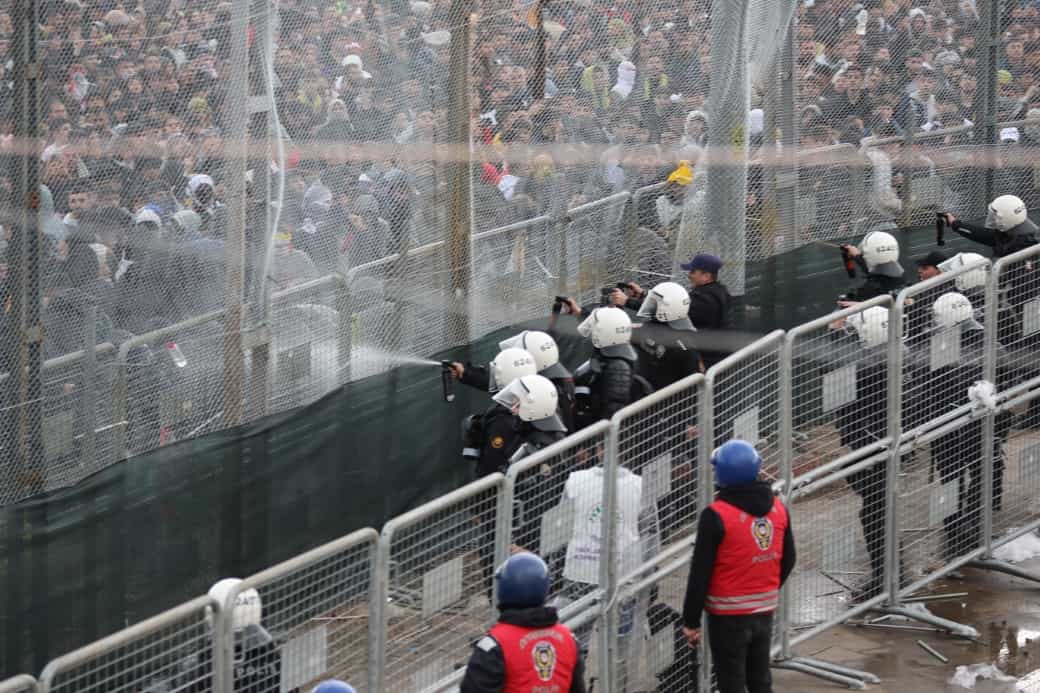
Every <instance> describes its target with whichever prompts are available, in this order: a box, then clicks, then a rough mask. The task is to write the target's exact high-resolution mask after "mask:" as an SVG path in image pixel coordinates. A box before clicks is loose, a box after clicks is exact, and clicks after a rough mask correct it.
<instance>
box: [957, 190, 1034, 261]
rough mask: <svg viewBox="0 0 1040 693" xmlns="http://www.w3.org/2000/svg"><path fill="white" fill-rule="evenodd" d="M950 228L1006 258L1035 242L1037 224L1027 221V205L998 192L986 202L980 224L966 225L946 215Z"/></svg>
mask: <svg viewBox="0 0 1040 693" xmlns="http://www.w3.org/2000/svg"><path fill="white" fill-rule="evenodd" d="M946 223H947V224H949V225H950V228H951V229H953V230H954V231H956V232H957V233H958V234H960V235H961V236H964V237H965V238H967V239H968V240H969V241H975V242H976V243H980V244H982V245H986V246H989V247H990V248H993V257H995V258H996V257H1005V256H1007V255H1011V254H1012V253H1017V252H1018V251H1019V250H1024V249H1026V248H1028V247H1030V246H1032V245H1036V243H1037V231H1038V229H1037V226H1036V224H1034V223H1033V222H1032V221H1030V220H1029V217H1028V216H1027V210H1026V205H1025V203H1024V202H1022V200H1021V199H1020V198H1018V197H1016V196H1014V195H1001V196H1000V197H998V198H996V199H994V200H993V201H992V202H990V203H989V208H988V209H987V213H986V222H985V225H983V226H977V225H975V224H966V223H964V222H963V221H960V220H959V219H957V217H955V216H953V215H952V214H949V213H947V214H946Z"/></svg>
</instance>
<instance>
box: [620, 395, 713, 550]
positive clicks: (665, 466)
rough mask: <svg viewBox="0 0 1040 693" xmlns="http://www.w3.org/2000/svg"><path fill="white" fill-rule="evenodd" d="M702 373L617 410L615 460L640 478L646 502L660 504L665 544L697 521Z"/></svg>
mask: <svg viewBox="0 0 1040 693" xmlns="http://www.w3.org/2000/svg"><path fill="white" fill-rule="evenodd" d="M703 388H704V378H703V376H700V375H693V376H690V377H688V378H684V379H683V380H680V381H678V382H676V383H674V384H672V385H669V386H668V387H666V388H664V389H662V390H659V391H657V392H655V393H654V394H652V395H650V396H649V397H644V398H643V399H641V400H639V401H638V402H635V403H634V404H631V405H629V406H628V407H625V408H624V409H622V410H621V411H620V412H618V413H617V414H616V415H615V418H614V423H615V424H616V425H617V426H618V437H617V464H618V468H619V469H621V468H623V469H626V470H628V471H629V472H630V473H631V474H633V475H635V476H636V477H637V478H639V479H641V481H642V494H643V496H644V503H643V505H644V507H649V506H650V504H651V503H654V504H656V507H657V513H658V518H659V523H660V533H661V544H662V548H665V547H667V546H668V545H671V544H673V543H674V542H677V541H679V540H681V539H683V538H684V537H687V536H689V535H690V534H691V533H692V532H693V531H694V528H695V526H696V521H697V513H698V511H699V507H698V495H697V489H698V486H697V478H698V471H699V467H698V465H699V464H702V463H703V460H699V459H698V454H697V453H698V451H697V442H698V436H699V435H700V431H699V429H698V422H697V416H698V407H699V405H700V402H701V398H702V397H703Z"/></svg>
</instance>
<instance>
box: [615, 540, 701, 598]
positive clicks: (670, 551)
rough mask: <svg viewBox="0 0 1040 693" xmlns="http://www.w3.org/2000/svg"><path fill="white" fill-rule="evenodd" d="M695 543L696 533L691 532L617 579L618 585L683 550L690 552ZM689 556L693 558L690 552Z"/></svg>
mask: <svg viewBox="0 0 1040 693" xmlns="http://www.w3.org/2000/svg"><path fill="white" fill-rule="evenodd" d="M696 543H697V535H696V534H692V535H690V536H688V537H686V538H685V539H683V540H681V541H679V542H677V543H675V544H673V545H672V546H669V547H668V548H667V549H665V550H664V551H662V552H661V553H659V554H657V555H656V556H654V557H653V558H651V559H650V560H649V561H647V562H646V563H644V564H643V565H641V566H639V567H638V568H636V569H635V570H633V571H632V572H631V573H628V574H627V575H625V576H624V577H622V578H621V579H620V580H618V586H619V587H621V586H624V585H627V584H628V583H630V582H633V581H634V580H636V579H637V578H638V577H639V576H640V575H642V574H643V573H645V572H647V571H648V570H653V569H654V568H657V567H658V566H661V565H663V564H664V563H666V562H668V561H670V560H672V558H674V557H676V556H678V555H679V554H681V553H683V552H686V553H690V550H691V549H692V548H693V546H694V544H696ZM689 558H690V559H692V558H693V555H692V553H691V554H690V556H689Z"/></svg>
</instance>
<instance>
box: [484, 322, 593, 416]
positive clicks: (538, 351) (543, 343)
mask: <svg viewBox="0 0 1040 693" xmlns="http://www.w3.org/2000/svg"><path fill="white" fill-rule="evenodd" d="M498 348H499V349H511V348H515V349H524V350H526V351H527V352H529V353H530V354H531V356H533V357H534V363H535V366H537V367H538V375H540V376H543V377H545V378H548V379H549V380H550V381H552V384H553V385H554V386H555V387H556V394H557V395H558V397H557V400H556V401H557V403H558V405H559V406H558V409H557V413H558V414H559V415H560V419H561V420H562V421H563V425H564V426H566V427H567V430H568V431H573V430H575V427H574V376H573V375H571V372H570V371H569V370H567V368H566V367H565V366H564V365H563V364H562V363H560V349H559V347H558V346H556V340H555V339H553V338H552V336H550V335H549V334H547V333H545V332H540V331H538V330H524V331H523V332H521V333H520V334H518V335H515V336H513V337H510V338H509V339H504V340H502V341H501V342H499V343H498Z"/></svg>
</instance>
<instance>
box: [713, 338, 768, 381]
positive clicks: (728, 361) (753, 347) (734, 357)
mask: <svg viewBox="0 0 1040 693" xmlns="http://www.w3.org/2000/svg"><path fill="white" fill-rule="evenodd" d="M783 338H784V331H783V330H773V331H772V332H770V333H769V334H767V335H765V336H764V337H762V338H761V339H758V340H756V341H754V342H752V343H751V344H748V345H747V346H746V347H743V348H742V349H740V350H738V351H735V352H734V353H732V354H730V355H729V356H727V357H726V358H724V359H722V360H721V361H719V362H718V363H716V364H715V365H714V366H712V367H711V368H709V369H708V372H707V373H706V374H705V376H704V377H705V380H706V381H707V382H708V383H709V384H710V385H712V386H714V385H715V378H716V377H717V376H718V374H719V373H724V372H725V371H726V370H728V369H729V368H730V367H731V366H735V365H739V364H741V363H743V362H744V361H745V360H746V359H747V357H748V356H754V355H756V354H759V353H761V352H764V351H765V350H766V349H768V348H769V347H772V346H774V345H775V346H779V345H780V343H781V342H782V340H783Z"/></svg>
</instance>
